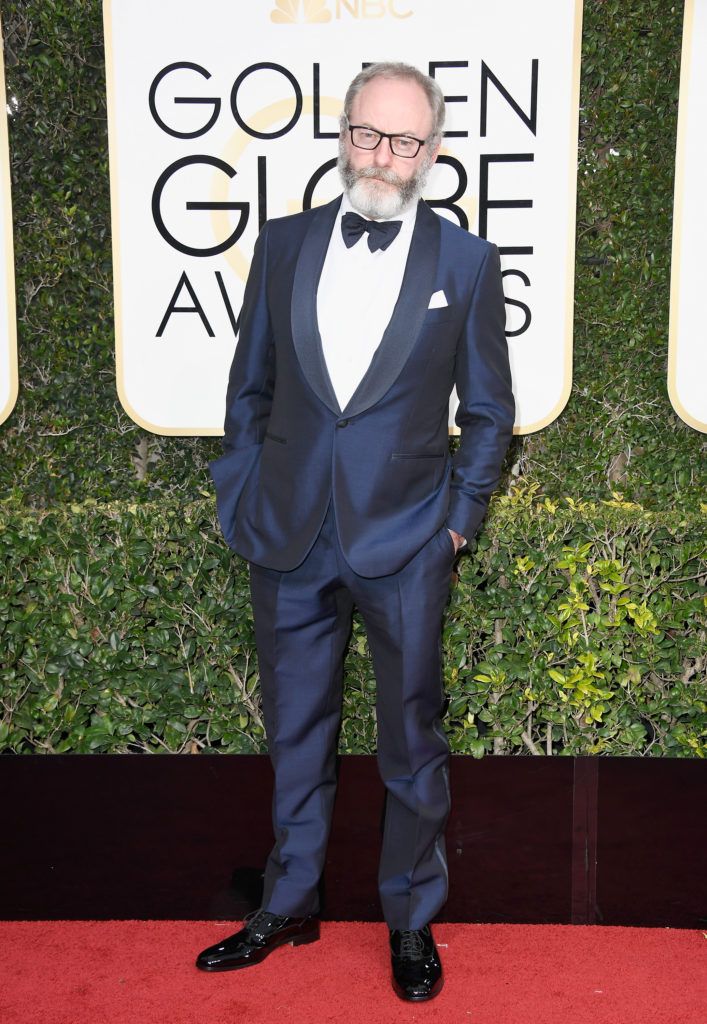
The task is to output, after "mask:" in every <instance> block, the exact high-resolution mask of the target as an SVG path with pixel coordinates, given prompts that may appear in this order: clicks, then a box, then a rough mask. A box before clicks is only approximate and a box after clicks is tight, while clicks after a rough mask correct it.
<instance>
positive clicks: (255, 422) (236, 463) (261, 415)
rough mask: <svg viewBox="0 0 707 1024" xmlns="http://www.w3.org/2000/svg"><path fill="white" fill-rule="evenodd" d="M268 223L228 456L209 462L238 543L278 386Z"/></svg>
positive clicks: (227, 526)
mask: <svg viewBox="0 0 707 1024" xmlns="http://www.w3.org/2000/svg"><path fill="white" fill-rule="evenodd" d="M267 231H268V225H267V224H266V225H265V227H264V228H263V230H262V231H261V233H260V235H259V236H258V240H257V242H256V243H255V250H254V252H253V261H252V263H251V266H250V272H249V274H248V280H247V282H246V287H245V294H244V296H243V306H242V308H241V320H240V330H239V336H238V344H237V345H236V351H235V355H234V357H233V362H232V364H231V371H230V374H229V378H228V389H227V392H226V419H225V424H224V437H223V442H222V445H223V455H222V456H221V457H220V458H219V459H215V460H214V461H213V462H211V463H209V470H210V471H211V476H212V478H213V481H214V485H215V487H216V507H217V510H218V516H219V521H220V523H221V529H222V530H223V534H224V536H225V538H226V540H227V541H228V543H229V544H230V545H231V546H232V547H233V546H234V544H233V541H234V523H235V515H236V508H237V505H238V499H239V498H240V495H241V492H242V490H243V487H244V485H245V482H246V480H247V478H248V475H249V474H250V472H251V470H252V469H253V467H254V465H255V463H256V461H257V459H258V456H259V454H260V452H261V450H262V444H263V438H264V435H265V429H266V426H267V423H268V419H269V417H270V409H271V406H272V398H273V392H274V387H275V348H274V343H273V335H272V325H271V322H270V313H269V310H268V301H267V244H268V240H267Z"/></svg>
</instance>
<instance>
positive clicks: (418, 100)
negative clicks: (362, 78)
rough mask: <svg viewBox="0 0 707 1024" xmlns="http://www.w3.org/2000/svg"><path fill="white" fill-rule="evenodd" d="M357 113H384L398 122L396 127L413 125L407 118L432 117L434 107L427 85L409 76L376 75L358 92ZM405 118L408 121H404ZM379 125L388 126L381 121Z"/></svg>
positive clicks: (370, 114) (383, 115)
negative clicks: (431, 106)
mask: <svg viewBox="0 0 707 1024" xmlns="http://www.w3.org/2000/svg"><path fill="white" fill-rule="evenodd" d="M354 112H355V113H356V117H357V118H358V117H361V116H363V117H366V118H368V119H369V120H370V119H371V118H373V117H378V118H381V117H384V118H385V119H386V120H389V119H391V118H392V119H393V120H394V121H396V122H398V123H397V124H396V127H398V128H400V129H401V130H404V129H407V128H410V127H411V125H410V124H408V123H407V122H409V121H411V119H414V120H415V121H416V122H420V121H423V122H426V123H427V124H430V123H431V121H432V111H431V110H430V105H429V102H428V99H427V96H426V94H425V91H424V89H423V88H422V87H421V86H420V85H418V83H417V82H415V81H414V80H413V79H409V78H383V77H380V78H373V79H372V80H371V81H370V82H366V84H365V85H364V86H363V88H362V89H361V91H360V92H359V93H358V94H357V95H356V97H355V99H354V102H353V104H352V113H354ZM402 122H405V123H402ZM378 127H384V126H382V125H378Z"/></svg>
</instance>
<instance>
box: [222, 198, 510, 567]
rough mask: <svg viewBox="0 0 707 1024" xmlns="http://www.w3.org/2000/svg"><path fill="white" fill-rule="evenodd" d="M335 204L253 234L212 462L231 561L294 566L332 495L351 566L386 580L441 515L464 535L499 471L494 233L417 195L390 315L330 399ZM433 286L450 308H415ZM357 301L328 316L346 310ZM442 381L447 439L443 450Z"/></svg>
mask: <svg viewBox="0 0 707 1024" xmlns="http://www.w3.org/2000/svg"><path fill="white" fill-rule="evenodd" d="M339 205H340V199H336V200H334V201H333V202H331V203H329V204H327V205H326V206H323V207H319V208H317V209H314V210H308V211H306V212H304V213H299V214H295V215H293V216H289V217H282V218H279V219H277V220H272V221H269V222H268V223H267V224H266V225H265V226H264V228H263V230H262V231H261V233H260V236H259V238H258V241H257V243H256V247H255V253H254V256H253V263H252V266H251V270H250V274H249V277H248V282H247V284H246V289H245V296H244V300H243V309H242V313H241V323H240V338H239V341H238V345H237V347H236V353H235V356H234V359H233V365H232V367H231V372H230V376H229V382H228V392H227V397H226V422H225V437H224V442H223V448H224V454H223V455H222V456H221V457H220V458H219V459H216V460H215V461H214V462H212V463H211V465H210V469H211V474H212V476H213V480H214V483H215V485H216V496H217V507H218V514H219V520H220V523H221V527H222V530H223V533H224V536H225V538H226V540H227V542H228V544H229V545H230V546H231V547H232V548H233V549H234V550H236V551H237V552H238V553H239V554H241V555H242V556H243V557H244V558H247V559H248V560H249V561H252V562H255V563H257V564H258V565H262V566H265V567H267V568H270V569H276V570H279V571H287V570H290V569H294V568H296V567H297V566H298V565H299V564H300V563H301V562H302V561H303V560H304V558H305V557H306V555H307V553H308V551H309V549H310V548H311V546H312V544H313V543H314V541H315V539H316V537H317V534H318V533H319V529H320V527H321V525H322V522H323V520H324V517H325V515H326V512H327V508H328V506H329V503H330V501H333V503H334V511H335V518H336V523H337V527H338V531H339V539H340V542H341V548H342V550H343V552H344V555H345V557H346V559H347V561H348V563H349V565H350V566H351V568H352V569H353V570H354V571H355V572H356V573H358V574H359V575H361V576H366V577H373V576H385V575H388V574H390V573H393V572H396V571H397V570H398V569H400V568H402V567H403V566H404V565H405V564H406V562H408V561H409V559H410V558H412V556H413V555H414V554H415V553H416V552H417V551H419V549H420V548H421V547H422V546H423V544H425V543H426V542H427V541H428V540H429V539H430V538H431V537H432V535H433V534H434V533H435V532H437V531H439V530H440V529H441V528H442V527H443V526H447V527H449V528H451V529H453V530H456V531H457V533H460V534H462V535H463V536H465V537H467V538H471V537H472V536H473V535H474V533H475V532H476V530H477V529H478V527H479V524H480V523H481V520H482V519H483V517H484V514H485V512H486V508H487V505H488V501H489V497H490V495H491V492H492V491H493V489H494V488H495V486H496V485H497V483H498V478H499V471H500V466H501V462H502V459H503V455H504V453H505V451H506V447H507V445H508V442H509V440H510V437H511V433H512V428H513V420H514V402H513V394H512V392H511V376H510V369H509V363H508V350H507V344H506V338H505V334H504V326H505V306H504V298H503V288H502V280H501V272H500V263H499V256H498V250H497V249H496V247H495V246H494V245H492V244H490V243H489V242H486V241H484V240H482V239H480V238H478V237H476V236H475V235H472V234H469V233H468V232H466V231H464V230H462V229H461V228H459V227H457V226H456V225H454V224H452V223H450V222H449V221H448V220H446V219H444V218H442V217H439V216H438V215H437V214H435V213H434V212H433V211H432V210H431V209H430V208H429V207H428V206H427V205H426V204H425V203H424V202H420V204H419V208H418V213H417V219H416V222H415V229H414V233H413V237H412V242H411V245H410V253H409V257H408V260H407V264H406V268H405V274H404V278H403V283H402V287H401V290H400V295H399V297H398V301H397V304H396V306H395V309H394V312H393V316H392V318H391V320H390V323H389V325H388V328H387V330H386V331H385V334H384V336H383V339H382V341H381V343H380V346H379V347H378V349H377V350H376V353H375V355H374V357H373V360H372V362H371V364H370V366H369V368H368V371H367V372H366V374H365V376H364V377H363V380H362V381H361V383H360V384H359V386H358V388H357V389H356V391H355V393H354V394H353V396H352V397H351V399H350V401H349V403H348V405H347V406H346V408H345V409H341V408H339V405H338V402H337V400H336V396H335V394H334V391H333V389H332V385H331V381H330V379H329V375H328V373H327V368H326V363H325V360H324V356H323V352H322V345H321V339H320V335H319V330H318V327H317V286H318V283H319V277H320V274H321V271H322V266H323V263H324V257H325V255H326V251H327V248H328V245H329V239H330V236H331V231H332V228H333V226H334V224H335V222H336V219H337V213H338V210H339ZM359 244H363V243H359ZM439 290H443V291H444V294H445V296H446V299H447V302H448V305H447V306H445V307H443V308H437V309H429V308H428V307H429V302H430V297H431V296H432V294H433V293H434V292H436V291H439ZM358 298H359V297H357V296H356V295H354V294H352V295H351V298H350V301H349V302H348V303H347V305H346V307H345V308H342V310H341V317H342V318H343V317H355V316H356V307H357V299H358ZM360 298H362V299H363V300H364V301H365V296H364V297H360ZM454 384H456V387H457V392H458V394H459V399H460V405H459V411H458V413H457V417H456V419H457V424H458V426H459V427H460V428H461V439H460V445H459V449H458V451H457V452H456V454H455V456H454V458H453V459H450V456H449V447H448V403H449V396H450V393H451V390H452V386H453V385H454Z"/></svg>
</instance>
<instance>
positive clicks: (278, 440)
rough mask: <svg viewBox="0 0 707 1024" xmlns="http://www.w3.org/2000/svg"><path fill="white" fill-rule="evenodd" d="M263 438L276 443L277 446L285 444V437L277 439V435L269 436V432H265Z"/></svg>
mask: <svg viewBox="0 0 707 1024" xmlns="http://www.w3.org/2000/svg"><path fill="white" fill-rule="evenodd" d="M265 436H266V437H267V438H268V440H269V441H277V443H278V444H287V438H286V437H278V435H277V434H271V433H270V431H269V430H266V431H265Z"/></svg>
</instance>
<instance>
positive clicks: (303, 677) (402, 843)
mask: <svg viewBox="0 0 707 1024" xmlns="http://www.w3.org/2000/svg"><path fill="white" fill-rule="evenodd" d="M453 562H454V544H453V542H452V539H451V537H450V536H449V533H448V531H447V529H446V528H442V529H441V530H439V531H438V533H436V534H435V535H434V536H433V537H432V538H430V540H429V541H428V542H427V543H426V544H425V545H424V547H423V548H422V549H421V550H420V551H419V552H418V553H417V554H416V555H415V557H414V558H413V559H411V561H410V562H408V564H407V565H406V566H404V568H403V569H401V570H400V571H399V572H397V573H395V574H393V575H391V576H380V577H376V578H374V579H367V578H365V577H362V576H357V575H356V573H354V572H353V571H352V569H351V568H350V567H349V565H348V564H347V562H346V561H345V559H344V557H343V555H342V552H341V548H340V546H339V542H338V538H337V532H336V524H335V521H334V516H333V512H332V510H331V508H330V510H329V512H328V514H327V517H326V519H325V522H324V525H323V526H322V529H321V532H320V534H319V537H318V539H317V541H316V542H315V544H314V546H313V548H312V550H311V551H310V553H309V555H308V556H307V558H306V559H305V561H304V562H303V563H302V564H301V565H300V566H299V567H298V568H297V569H294V570H292V571H290V572H276V571H274V570H271V569H264V568H262V567H260V566H257V565H253V564H251V567H250V570H251V572H250V576H251V595H252V601H253V613H254V617H255V631H256V640H257V647H258V659H259V665H260V683H261V692H262V701H263V713H264V719H265V728H266V733H267V739H268V750H269V754H270V758H271V761H272V765H273V769H274V773H275V788H274V793H273V805H272V816H273V829H274V833H275V845H274V847H273V849H272V852H271V853H270V856H269V858H268V861H267V865H266V869H265V889H264V896H263V903H262V906H263V907H264V908H265V909H267V910H269V911H271V912H272V913H275V914H283V915H287V916H304V915H307V914H314V913H317V912H318V910H319V904H318V882H319V878H320V875H321V872H322V869H323V866H324V860H325V856H326V847H327V841H328V837H329V830H330V824H331V815H332V809H333V804H334V797H335V791H336V747H337V737H338V732H339V724H340V719H341V704H342V679H343V658H344V650H345V647H346V642H347V639H348V637H349V633H350V628H351V615H352V611H353V607H354V605H355V606H356V607H357V608H358V610H359V612H360V614H361V616H362V618H363V621H364V623H365V626H366V632H367V636H368V644H369V648H370V651H371V656H372V659H373V667H374V671H375V675H376V685H377V696H376V722H377V734H378V742H377V758H378V767H379V770H380V774H381V778H382V780H383V782H384V784H385V786H386V790H387V793H386V808H385V824H384V830H383V841H382V848H381V855H380V867H379V873H378V885H379V891H380V899H381V905H382V908H383V914H384V917H385V920H386V922H387V924H388V926H389V927H390V928H422V927H424V925H425V924H426V923H427V922H428V921H430V920H431V919H432V918H433V917H434V915H435V914H436V913H437V911H438V910H439V909H440V907H442V905H443V904H444V902H445V900H446V898H447V859H446V852H445V846H444V827H445V824H446V821H447V818H448V815H449V809H450V794H449V778H448V759H449V744H448V742H447V738H446V736H445V734H444V731H443V729H442V726H441V723H440V713H441V711H442V703H443V686H442V664H441V619H442V613H443V610H444V606H445V604H446V602H447V599H448V596H449V582H450V575H451V568H452V564H453ZM372 841H373V837H372Z"/></svg>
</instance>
